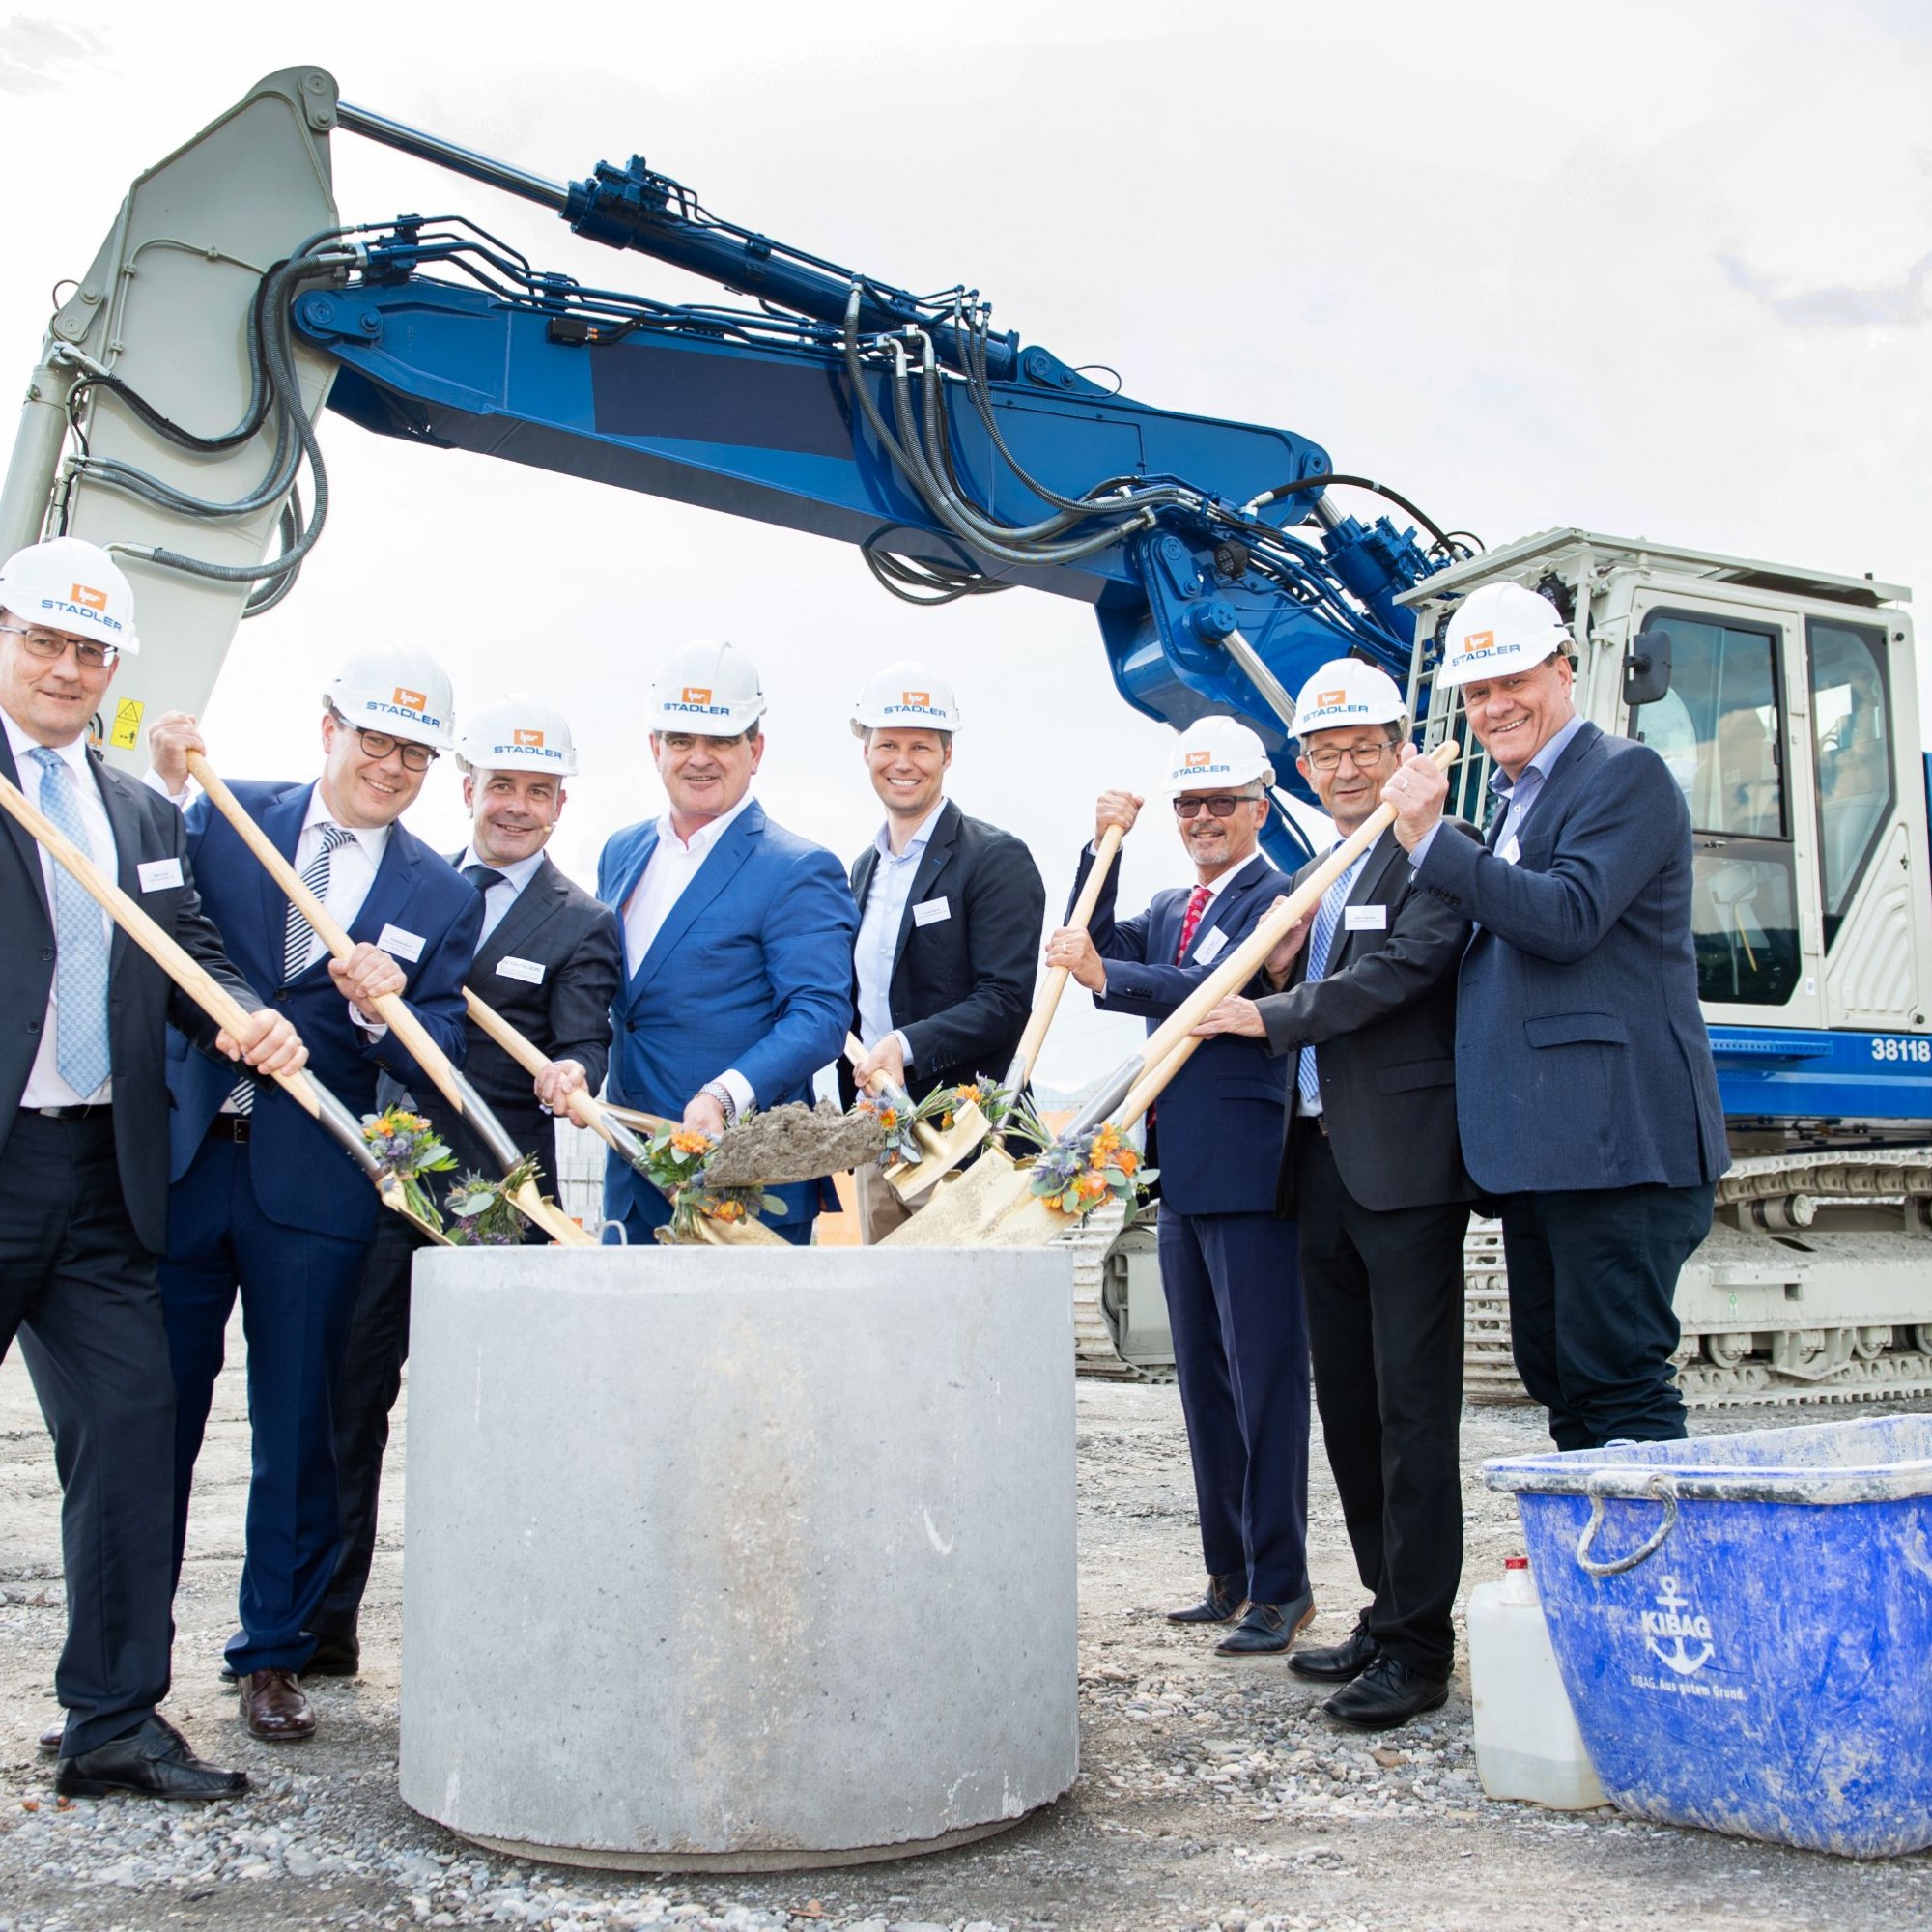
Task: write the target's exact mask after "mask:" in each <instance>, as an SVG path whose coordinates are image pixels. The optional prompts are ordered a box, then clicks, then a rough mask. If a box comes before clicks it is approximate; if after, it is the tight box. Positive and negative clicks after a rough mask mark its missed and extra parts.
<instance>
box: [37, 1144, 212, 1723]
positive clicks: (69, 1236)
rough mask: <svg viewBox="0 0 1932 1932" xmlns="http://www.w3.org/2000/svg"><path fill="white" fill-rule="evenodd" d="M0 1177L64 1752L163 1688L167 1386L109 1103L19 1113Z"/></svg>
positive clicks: (146, 1706)
mask: <svg viewBox="0 0 1932 1932" xmlns="http://www.w3.org/2000/svg"><path fill="white" fill-rule="evenodd" d="M0 1159H4V1164H5V1172H6V1183H7V1184H6V1186H5V1187H4V1188H0V1359H4V1357H5V1355H6V1353H7V1348H8V1345H9V1343H11V1342H12V1340H13V1338H14V1334H15V1333H16V1332H17V1333H18V1335H19V1337H20V1353H21V1355H22V1357H23V1358H24V1359H25V1361H26V1364H27V1373H28V1374H29V1375H30V1376H31V1377H32V1378H33V1381H34V1393H35V1394H36V1395H37V1396H38V1397H39V1398H40V1404H41V1413H42V1414H43V1416H45V1418H46V1423H47V1428H48V1430H49V1431H50V1432H51V1434H52V1435H53V1439H54V1467H55V1468H56V1470H57V1471H58V1472H59V1475H60V1484H61V1496H62V1500H61V1563H62V1569H63V1572H64V1574H65V1577H66V1584H67V1642H66V1644H65V1645H64V1646H63V1648H62V1650H61V1656H60V1662H59V1663H58V1664H56V1665H55V1667H54V1689H55V1690H56V1691H57V1693H58V1694H59V1697H60V1700H61V1703H62V1704H63V1705H64V1706H66V1709H67V1714H68V1717H67V1732H66V1736H65V1738H64V1740H63V1742H62V1745H61V1751H62V1754H63V1755H64V1756H67V1757H77V1756H78V1755H79V1754H80V1753H81V1752H82V1751H90V1750H93V1749H94V1748H95V1747H96V1746H97V1745H103V1744H106V1743H107V1742H108V1741H109V1740H110V1739H112V1738H118V1737H121V1736H124V1735H125V1734H127V1733H128V1732H129V1731H132V1730H135V1729H137V1728H138V1727H139V1726H140V1725H141V1724H142V1723H143V1722H144V1721H145V1720H146V1719H147V1718H148V1717H149V1716H150V1714H151V1713H152V1712H153V1711H154V1708H155V1706H156V1704H158V1703H159V1702H160V1700H161V1699H162V1698H163V1697H165V1696H166V1695H167V1694H168V1655H169V1651H170V1648H171V1646H172V1644H173V1640H174V1625H173V1621H172V1618H171V1615H170V1610H169V1597H170V1587H169V1586H170V1577H171V1571H170V1567H169V1557H168V1519H169V1511H170V1509H171V1507H172V1495H173V1484H172V1480H171V1477H170V1474H169V1472H170V1470H171V1468H172V1466H173V1456H174V1421H175V1389H174V1381H173V1378H171V1376H170V1375H169V1373H168V1342H167V1336H166V1334H165V1333H164V1332H163V1330H162V1327H161V1300H160V1294H159V1293H158V1291H157V1290H156V1286H155V1257H154V1256H153V1255H151V1254H150V1253H149V1252H148V1251H147V1249H146V1248H144V1247H143V1246H142V1245H141V1241H140V1237H139V1236H137V1235H136V1234H135V1233H134V1227H133V1223H132V1222H131V1221H129V1220H128V1209H127V1206H126V1203H125V1201H124V1199H123V1196H122V1192H121V1172H120V1168H119V1166H118V1164H117V1162H116V1160H115V1157H114V1122H113V1117H112V1116H111V1115H109V1114H104V1113H103V1114H99V1115H96V1116H94V1117H93V1118H92V1119H88V1120H80V1121H50V1120H46V1119H43V1117H42V1116H41V1115H39V1114H31V1113H24V1112H23V1113H20V1114H17V1115H16V1116H15V1117H14V1123H13V1125H12V1127H11V1128H10V1129H9V1131H8V1134H7V1139H6V1142H5V1144H4V1155H0Z"/></svg>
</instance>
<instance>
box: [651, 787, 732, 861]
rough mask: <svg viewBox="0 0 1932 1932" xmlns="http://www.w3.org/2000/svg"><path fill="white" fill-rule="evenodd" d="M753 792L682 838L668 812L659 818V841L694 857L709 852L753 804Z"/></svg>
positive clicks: (672, 849)
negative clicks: (678, 834)
mask: <svg viewBox="0 0 1932 1932" xmlns="http://www.w3.org/2000/svg"><path fill="white" fill-rule="evenodd" d="M751 803H752V794H751V793H750V792H749V791H748V792H747V793H746V794H745V796H744V797H743V798H741V799H740V800H739V801H738V803H737V804H736V805H734V806H733V807H732V808H731V810H729V811H721V812H720V813H719V814H718V816H717V817H716V818H713V819H711V820H709V821H707V822H706V823H705V824H703V825H700V826H699V827H698V828H697V830H696V832H694V833H693V834H692V835H691V837H690V838H688V839H686V838H679V837H678V836H677V832H676V830H675V828H674V827H673V826H672V825H671V822H670V813H669V812H668V811H667V812H666V813H665V814H664V815H663V817H661V818H660V819H659V820H658V843H659V844H660V845H664V846H667V847H668V848H669V849H670V850H671V851H673V852H688V853H690V854H692V855H693V856H694V857H695V856H696V855H697V854H699V853H702V852H708V851H710V850H711V848H712V847H713V846H714V845H715V844H717V842H718V841H719V839H721V838H724V836H725V833H726V832H727V831H728V830H729V829H730V827H731V823H732V821H733V820H734V819H736V818H738V817H740V816H741V815H742V814H743V813H744V812H745V811H746V810H748V809H749V808H750V806H751Z"/></svg>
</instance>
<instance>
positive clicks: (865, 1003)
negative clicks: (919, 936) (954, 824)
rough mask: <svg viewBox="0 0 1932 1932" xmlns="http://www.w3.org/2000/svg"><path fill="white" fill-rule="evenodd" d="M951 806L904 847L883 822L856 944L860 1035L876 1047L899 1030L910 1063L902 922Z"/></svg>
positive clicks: (931, 815)
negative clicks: (897, 1000) (901, 988)
mask: <svg viewBox="0 0 1932 1932" xmlns="http://www.w3.org/2000/svg"><path fill="white" fill-rule="evenodd" d="M944 810H946V801H945V800H944V799H943V798H942V799H941V800H940V801H939V803H938V804H937V805H935V806H934V807H933V808H932V810H930V811H929V812H927V813H926V815H925V817H924V818H923V820H922V821H921V822H920V827H919V830H918V831H917V832H915V833H914V834H913V835H912V837H911V838H908V839H907V840H906V848H905V850H904V851H903V852H895V851H894V850H893V841H892V827H891V826H890V825H882V826H880V828H879V830H878V833H877V835H876V837H875V838H873V840H872V843H873V845H874V846H875V847H876V848H877V851H878V854H879V857H878V862H877V864H876V865H874V866H873V867H872V882H871V885H870V886H869V887H868V888H867V893H866V911H865V915H864V917H863V918H861V920H860V921H859V937H858V939H857V941H856V942H855V944H854V946H853V949H852V964H853V966H854V968H855V969H856V971H857V973H858V976H859V1037H860V1039H861V1040H862V1041H864V1043H865V1044H866V1046H867V1048H870V1047H874V1046H877V1045H878V1044H879V1042H880V1041H881V1040H883V1039H887V1038H890V1037H892V1036H893V1035H894V1034H895V1033H897V1034H898V1042H899V1052H900V1054H901V1055H902V1056H903V1059H904V1064H905V1065H906V1066H907V1067H908V1068H909V1067H910V1066H911V1065H912V1042H911V1041H910V1040H908V1039H907V1038H906V1037H905V1035H904V1034H903V1033H898V1029H897V1028H896V1027H895V1026H894V1024H893V1008H892V991H893V955H894V953H895V952H897V951H898V944H899V927H900V926H901V925H903V924H904V923H905V910H906V901H907V900H908V899H909V898H911V897H912V887H913V881H914V880H915V879H916V878H918V877H919V866H920V861H921V860H922V859H923V858H924V857H925V848H926V845H927V843H928V842H929V841H930V839H931V838H932V828H933V827H934V826H935V825H937V824H938V823H939V814H940V813H941V812H942V811H944Z"/></svg>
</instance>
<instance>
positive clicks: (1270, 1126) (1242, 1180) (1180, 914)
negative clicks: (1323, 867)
mask: <svg viewBox="0 0 1932 1932" xmlns="http://www.w3.org/2000/svg"><path fill="white" fill-rule="evenodd" d="M1093 863H1094V855H1093V852H1092V851H1091V849H1090V850H1088V851H1086V852H1083V853H1082V854H1081V856H1080V869H1079V873H1078V875H1077V876H1076V878H1075V879H1074V882H1073V895H1074V897H1076V898H1077V897H1078V896H1079V893H1080V888H1081V886H1082V884H1083V883H1084V882H1085V880H1086V877H1087V872H1088V868H1089V867H1091V866H1092V865H1093ZM1117 876H1118V875H1117V874H1116V873H1114V872H1112V871H1110V872H1109V873H1108V874H1107V881H1106V884H1105V885H1104V886H1103V887H1102V889H1101V892H1100V901H1099V903H1098V904H1097V905H1096V906H1095V907H1094V919H1093V923H1092V924H1091V925H1090V926H1089V927H1088V930H1089V931H1090V932H1091V933H1092V934H1093V938H1094V947H1095V948H1096V949H1097V951H1098V952H1099V953H1100V956H1101V957H1102V958H1103V959H1105V960H1106V962H1107V991H1106V994H1105V996H1104V997H1103V998H1101V999H1100V1000H1098V1001H1096V1002H1095V1004H1096V1005H1097V1006H1099V1007H1100V1008H1101V1009H1103V1010H1105V1011H1107V1012H1111V1013H1143V1014H1145V1015H1146V1016H1147V1020H1148V1031H1149V1032H1150V1033H1151V1032H1152V1031H1153V1030H1154V1028H1155V1027H1156V1026H1157V1025H1158V1024H1159V1023H1160V1022H1161V1021H1162V1020H1164V1019H1165V1018H1166V1017H1167V1016H1168V1014H1169V1013H1171V1012H1173V1010H1174V1009H1175V1008H1176V1007H1178V1006H1179V1004H1180V1003H1181V1001H1182V1000H1184V999H1185V998H1186V997H1187V995H1188V994H1189V993H1191V992H1192V991H1193V990H1194V989H1195V987H1196V986H1198V985H1199V984H1200V983H1201V981H1202V980H1205V979H1206V978H1207V977H1208V972H1209V970H1210V969H1211V968H1212V966H1213V965H1214V964H1215V963H1216V960H1217V959H1218V958H1219V954H1220V949H1217V948H1215V947H1213V946H1211V945H1210V943H1209V939H1208V935H1209V934H1210V933H1216V932H1218V933H1222V934H1224V935H1225V940H1224V942H1223V944H1224V946H1233V945H1234V944H1235V943H1236V941H1237V940H1241V939H1244V938H1246V937H1247V935H1248V933H1249V932H1251V931H1252V930H1253V929H1254V925H1255V922H1256V921H1257V920H1259V919H1260V918H1261V916H1262V914H1263V913H1264V912H1265V911H1266V910H1267V909H1268V907H1269V906H1271V905H1272V904H1273V903H1274V902H1275V900H1276V899H1277V898H1279V897H1281V896H1282V895H1284V894H1285V893H1286V892H1287V891H1288V890H1289V883H1288V880H1287V879H1286V878H1285V877H1284V876H1283V874H1282V873H1281V872H1280V871H1278V870H1277V869H1276V868H1275V867H1274V866H1272V865H1271V864H1270V863H1269V862H1268V861H1267V859H1265V858H1264V857H1263V856H1262V855H1261V854H1260V853H1257V854H1256V855H1255V856H1254V857H1253V858H1252V859H1250V860H1249V861H1248V863H1247V864H1246V865H1245V866H1243V867H1241V868H1240V870H1239V871H1237V872H1236V874H1235V876H1234V877H1233V878H1232V879H1230V880H1229V881H1228V883H1227V884H1226V885H1225V886H1223V887H1222V889H1221V891H1220V892H1219V893H1218V894H1217V895H1215V898H1214V902H1213V904H1212V905H1210V906H1209V907H1208V913H1207V916H1206V917H1205V918H1204V919H1203V920H1202V922H1201V924H1200V927H1199V928H1198V929H1197V931H1196V932H1195V935H1194V938H1193V941H1192V943H1191V944H1190V945H1189V947H1188V949H1187V956H1186V958H1185V959H1184V960H1183V961H1182V962H1181V963H1180V964H1179V965H1178V966H1177V965H1176V964H1174V963H1173V962H1174V955H1175V951H1176V949H1177V948H1178V947H1179V944H1180V927H1181V924H1182V922H1183V921H1184V920H1185V918H1186V916H1187V897H1188V892H1189V890H1190V889H1189V888H1186V887H1181V888H1179V889H1177V890H1175V891H1172V892H1162V893H1156V894H1155V895H1153V899H1152V901H1151V904H1150V905H1149V906H1148V909H1147V911H1146V912H1144V913H1141V914H1139V915H1138V916H1137V917H1135V918H1133V919H1129V920H1118V921H1117V920H1116V919H1115V917H1114V881H1115V878H1116V877H1117ZM1068 903H1069V904H1070V903H1071V901H1070V900H1069V902H1068ZM1203 947H1208V950H1209V951H1210V952H1213V953H1214V955H1215V957H1214V958H1211V959H1209V960H1208V961H1207V962H1205V963H1203V962H1202V960H1201V952H1202V949H1203ZM1291 1064H1292V1063H1289V1062H1286V1061H1283V1060H1280V1059H1277V1058H1275V1057H1274V1056H1273V1055H1272V1054H1271V1053H1270V1051H1269V1049H1268V1044H1267V1042H1266V1040H1264V1039H1246V1038H1242V1037H1238V1036H1236V1035H1234V1034H1222V1035H1219V1036H1217V1037H1215V1038H1213V1039H1208V1040H1203V1041H1202V1043H1201V1044H1200V1046H1198V1047H1197V1048H1196V1049H1195V1051H1194V1056H1193V1058H1192V1059H1191V1060H1189V1061H1188V1063H1187V1065H1185V1066H1183V1067H1182V1068H1181V1069H1180V1071H1179V1073H1177V1074H1176V1075H1175V1077H1174V1078H1173V1079H1172V1080H1171V1081H1170V1082H1169V1083H1168V1084H1167V1086H1166V1088H1165V1089H1164V1090H1163V1091H1162V1093H1161V1095H1160V1098H1159V1099H1158V1100H1157V1101H1155V1103H1154V1114H1155V1117H1156V1121H1157V1127H1156V1126H1150V1128H1149V1130H1148V1131H1149V1139H1148V1151H1149V1155H1150V1158H1151V1162H1152V1163H1153V1164H1154V1165H1155V1166H1157V1167H1158V1168H1159V1170H1160V1180H1159V1187H1160V1198H1161V1200H1162V1202H1163V1203H1164V1204H1166V1205H1167V1206H1168V1207H1170V1208H1173V1209H1174V1211H1175V1212H1176V1213H1179V1214H1267V1213H1272V1212H1273V1211H1274V1205H1275V1174H1276V1170H1277V1168H1278V1166H1279V1164H1280V1159H1281V1136H1282V1124H1283V1122H1284V1120H1285V1118H1286V1115H1287V1109H1288V1071H1287V1068H1288V1066H1289V1065H1291Z"/></svg>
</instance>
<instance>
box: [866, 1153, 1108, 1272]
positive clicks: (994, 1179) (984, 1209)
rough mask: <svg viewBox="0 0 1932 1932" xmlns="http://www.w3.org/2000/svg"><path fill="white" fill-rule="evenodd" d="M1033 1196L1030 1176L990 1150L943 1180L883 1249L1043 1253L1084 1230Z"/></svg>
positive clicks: (1072, 1217)
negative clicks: (1039, 1250)
mask: <svg viewBox="0 0 1932 1932" xmlns="http://www.w3.org/2000/svg"><path fill="white" fill-rule="evenodd" d="M1080 1222H1081V1217H1080V1216H1079V1215H1077V1214H1063V1213H1061V1212H1060V1210H1059V1209H1058V1208H1049V1207H1048V1206H1047V1205H1046V1203H1045V1202H1044V1201H1042V1200H1041V1199H1040V1198H1039V1196H1038V1195H1037V1194H1036V1193H1034V1191H1033V1180H1032V1173H1031V1170H1030V1169H1028V1168H1025V1167H1022V1166H1020V1165H1019V1164H1018V1163H1017V1162H1016V1161H1015V1160H1013V1158H1012V1157H1011V1155H1009V1153H1008V1152H1007V1151H1006V1150H1005V1149H1004V1148H999V1147H989V1148H988V1149H986V1151H984V1152H983V1153H982V1154H980V1158H979V1159H978V1160H976V1161H975V1162H974V1163H973V1165H972V1166H971V1167H969V1168H967V1169H966V1171H965V1172H964V1173H963V1174H962V1173H960V1172H959V1171H958V1170H956V1169H955V1170H954V1171H953V1172H952V1173H951V1174H948V1175H944V1176H942V1177H941V1178H940V1180H939V1183H938V1185H936V1186H935V1187H934V1188H933V1189H932V1190H931V1193H930V1196H929V1198H928V1199H927V1201H926V1204H925V1206H924V1207H923V1208H922V1209H921V1210H920V1211H919V1212H918V1213H917V1214H915V1215H914V1216H913V1217H912V1219H911V1220H910V1221H907V1222H906V1223H904V1225H903V1226H901V1227H897V1228H895V1229H894V1230H893V1232H892V1233H891V1234H890V1235H888V1236H886V1237H885V1239H884V1240H882V1241H880V1242H878V1243H877V1245H878V1246H879V1247H882V1248H1043V1247H1047V1246H1049V1245H1050V1244H1051V1243H1052V1242H1054V1241H1057V1240H1059V1238H1060V1237H1061V1236H1063V1235H1070V1234H1071V1233H1073V1232H1074V1230H1075V1229H1077V1228H1078V1227H1079V1226H1080Z"/></svg>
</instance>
